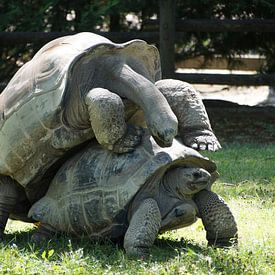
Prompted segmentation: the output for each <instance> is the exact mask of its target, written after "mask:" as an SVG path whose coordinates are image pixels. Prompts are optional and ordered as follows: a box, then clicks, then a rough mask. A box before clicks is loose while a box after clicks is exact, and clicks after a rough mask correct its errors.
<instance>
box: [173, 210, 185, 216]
mask: <svg viewBox="0 0 275 275" xmlns="http://www.w3.org/2000/svg"><path fill="white" fill-rule="evenodd" d="M183 215H184V210H183V209H180V208H176V209H175V216H176V217H180V216H183Z"/></svg>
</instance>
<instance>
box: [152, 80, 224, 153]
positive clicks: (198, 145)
mask: <svg viewBox="0 0 275 275" xmlns="http://www.w3.org/2000/svg"><path fill="white" fill-rule="evenodd" d="M155 85H156V87H157V88H158V89H159V90H160V92H161V93H162V94H163V95H164V96H165V98H166V99H167V101H168V103H169V105H170V107H171V108H172V110H173V112H174V113H175V115H176V117H177V119H178V122H179V126H178V127H179V135H180V137H181V138H182V141H183V143H184V144H186V145H187V146H190V147H192V148H194V149H196V150H209V151H216V150H219V149H220V148H221V145H220V143H219V141H218V140H217V138H216V136H215V134H214V133H213V131H212V129H211V125H210V121H209V118H208V115H207V112H206V110H205V107H204V105H203V102H202V100H201V97H200V94H199V93H198V92H197V91H196V90H195V89H194V88H193V87H192V86H191V85H190V84H188V83H186V82H183V81H180V80H174V79H163V80H159V81H158V82H156V83H155Z"/></svg>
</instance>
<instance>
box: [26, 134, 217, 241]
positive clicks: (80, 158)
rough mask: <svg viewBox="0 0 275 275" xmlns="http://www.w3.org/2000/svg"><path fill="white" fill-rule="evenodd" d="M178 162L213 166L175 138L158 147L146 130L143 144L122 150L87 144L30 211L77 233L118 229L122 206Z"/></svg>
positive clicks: (111, 232) (121, 222) (110, 233)
mask: <svg viewBox="0 0 275 275" xmlns="http://www.w3.org/2000/svg"><path fill="white" fill-rule="evenodd" d="M177 166H185V167H201V168H204V169H206V170H208V171H209V172H210V173H213V172H215V171H216V165H215V164H214V163H213V162H212V161H210V160H209V159H207V158H204V157H203V156H202V155H201V154H199V153H198V152H197V151H195V150H193V149H191V148H189V147H186V146H184V145H182V144H181V143H179V142H178V141H177V140H174V142H173V145H172V146H171V147H169V148H161V147H159V146H158V145H157V144H156V143H155V141H154V140H153V138H152V137H150V136H149V135H147V136H145V137H144V140H143V143H142V145H140V146H139V147H137V148H136V150H135V151H133V152H131V153H126V154H114V153H111V152H109V151H106V150H104V149H102V148H101V147H100V146H96V145H94V146H93V145H89V146H88V147H87V148H86V149H84V150H83V151H82V152H80V153H78V154H77V155H76V156H74V157H73V158H72V159H70V160H69V161H67V162H66V163H65V164H64V165H63V166H62V167H61V169H60V170H59V172H58V173H57V175H56V176H55V178H54V180H53V182H52V183H51V185H50V187H49V190H48V192H47V194H46V195H45V197H43V198H42V199H41V200H40V201H38V202H37V203H36V204H34V205H33V207H32V208H31V210H30V212H29V216H30V217H32V218H34V219H35V220H38V221H41V222H44V223H47V224H50V225H52V226H54V227H55V228H56V229H57V230H59V231H63V232H70V233H74V234H76V235H82V234H83V232H86V233H87V234H88V235H90V236H97V237H98V236H106V235H108V236H116V235H117V232H119V233H120V234H123V232H124V231H125V228H124V227H125V224H127V218H126V216H127V206H128V204H129V202H130V201H131V200H132V199H133V197H134V196H135V195H136V193H137V192H138V191H139V190H140V189H141V187H142V186H144V185H146V186H147V185H150V186H154V184H157V183H158V182H159V180H160V179H161V178H162V176H163V175H164V173H165V172H166V171H167V170H168V169H170V168H171V167H177ZM114 232H115V233H114Z"/></svg>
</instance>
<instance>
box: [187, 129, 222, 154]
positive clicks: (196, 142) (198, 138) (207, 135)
mask: <svg viewBox="0 0 275 275" xmlns="http://www.w3.org/2000/svg"><path fill="white" fill-rule="evenodd" d="M182 139H183V142H184V144H185V145H187V146H189V147H191V148H193V149H195V150H198V151H203V150H208V151H217V150H219V149H221V145H220V143H219V141H218V139H217V138H216V136H215V135H214V133H213V132H211V131H209V130H202V131H201V130H197V131H193V132H189V133H188V132H187V134H185V135H184V136H183V138H182Z"/></svg>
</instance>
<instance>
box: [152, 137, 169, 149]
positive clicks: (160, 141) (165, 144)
mask: <svg viewBox="0 0 275 275" xmlns="http://www.w3.org/2000/svg"><path fill="white" fill-rule="evenodd" d="M153 137H154V140H155V141H156V143H157V144H158V145H159V146H160V147H170V146H171V145H172V143H173V139H172V140H169V141H167V140H164V139H161V138H160V137H158V136H153Z"/></svg>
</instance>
